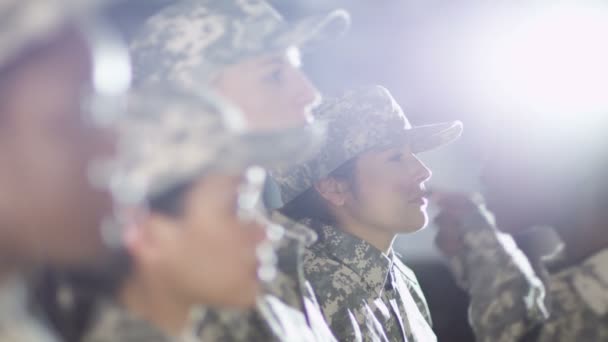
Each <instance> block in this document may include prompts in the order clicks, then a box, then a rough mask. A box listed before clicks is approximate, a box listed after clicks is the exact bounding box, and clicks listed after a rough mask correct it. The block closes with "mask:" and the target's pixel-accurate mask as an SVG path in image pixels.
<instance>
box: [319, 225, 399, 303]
mask: <svg viewBox="0 0 608 342" xmlns="http://www.w3.org/2000/svg"><path fill="white" fill-rule="evenodd" d="M319 235H320V236H319V242H320V243H321V244H322V245H323V246H324V248H325V249H326V252H327V253H329V254H331V255H332V256H333V257H334V258H336V259H337V260H338V261H339V262H341V263H342V264H344V265H346V266H347V267H348V268H350V269H351V270H352V271H354V272H355V273H356V274H357V275H359V276H360V277H361V279H363V281H364V282H365V284H366V286H367V287H368V288H369V289H370V290H371V291H373V293H377V294H380V293H381V291H382V289H383V288H384V286H385V284H386V281H387V277H388V274H389V271H390V269H391V267H392V265H393V258H394V253H393V251H392V249H391V250H390V252H389V253H388V255H386V254H384V253H382V251H380V250H379V249H377V248H376V247H374V246H372V245H371V244H370V243H368V242H367V241H365V240H362V239H360V238H358V237H356V236H354V235H352V234H349V233H347V232H345V231H343V230H340V229H338V228H335V227H332V226H329V225H323V226H322V227H321V229H320V231H319Z"/></svg>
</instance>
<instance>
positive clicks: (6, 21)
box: [0, 0, 108, 66]
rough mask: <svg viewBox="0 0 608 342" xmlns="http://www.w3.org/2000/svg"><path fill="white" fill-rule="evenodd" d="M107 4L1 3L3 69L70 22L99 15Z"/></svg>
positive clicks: (85, 0)
mask: <svg viewBox="0 0 608 342" xmlns="http://www.w3.org/2000/svg"><path fill="white" fill-rule="evenodd" d="M107 2H108V1H104V0H2V1H0V66H3V65H5V64H6V63H9V62H11V61H12V60H13V59H14V58H17V56H18V54H19V53H20V52H22V51H23V50H24V49H26V48H27V47H28V46H29V45H30V44H33V43H36V42H39V41H41V40H44V39H45V38H47V37H49V36H50V35H52V34H53V33H55V32H56V31H57V30H59V29H61V28H62V27H63V25H65V24H66V23H67V22H69V21H70V20H79V19H81V18H84V17H87V16H89V15H91V14H92V13H94V12H95V10H96V9H97V8H99V6H100V5H102V4H104V3H107Z"/></svg>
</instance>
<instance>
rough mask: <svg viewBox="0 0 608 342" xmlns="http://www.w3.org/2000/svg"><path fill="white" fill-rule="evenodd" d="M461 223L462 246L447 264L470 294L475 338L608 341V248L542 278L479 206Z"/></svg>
mask: <svg viewBox="0 0 608 342" xmlns="http://www.w3.org/2000/svg"><path fill="white" fill-rule="evenodd" d="M463 226H464V228H465V230H464V231H463V232H462V234H463V235H462V236H463V240H462V241H463V242H464V248H463V249H462V250H461V251H459V252H458V254H456V255H455V256H453V257H452V258H451V259H450V264H451V267H452V270H453V272H454V274H455V275H456V278H457V279H458V280H459V283H460V284H461V285H462V286H463V288H465V289H466V290H467V291H468V292H469V295H470V297H471V306H470V320H471V325H472V326H473V330H474V332H475V335H476V338H477V340H478V341H505V342H507V341H541V342H549V341H564V342H565V341H608V328H607V327H608V297H607V295H606V293H608V268H607V267H606V265H608V251H606V250H604V251H603V252H600V253H598V254H596V255H595V256H593V257H591V258H589V259H588V260H586V261H584V262H583V263H581V264H580V265H579V266H574V267H570V268H568V269H565V270H562V271H560V272H553V273H550V274H549V273H547V274H548V277H546V278H547V279H546V280H544V281H543V282H541V279H540V278H539V277H538V276H537V274H535V273H534V271H533V270H532V267H531V266H530V263H529V261H528V259H527V258H526V257H525V256H524V254H523V253H522V252H521V251H520V250H519V249H518V248H517V246H516V245H515V242H514V241H513V239H512V238H511V237H510V236H509V235H507V234H504V233H501V232H499V231H498V230H497V229H496V228H495V227H494V224H493V219H492V217H491V216H490V215H489V213H488V212H486V211H485V209H484V208H483V206H481V207H480V208H479V210H478V211H477V212H472V213H470V214H469V215H468V217H467V218H466V219H465V224H464V225H463ZM497 270H499V271H497ZM538 271H539V272H543V273H545V272H547V270H546V269H545V268H544V266H542V265H541V267H540V269H539V270H538ZM543 278H544V277H543ZM542 283H544V285H545V286H544V287H543V284H542ZM545 288H546V296H547V298H546V299H545ZM545 303H548V304H549V305H548V307H545Z"/></svg>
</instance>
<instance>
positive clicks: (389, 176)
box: [274, 86, 462, 341]
mask: <svg viewBox="0 0 608 342" xmlns="http://www.w3.org/2000/svg"><path fill="white" fill-rule="evenodd" d="M315 115H316V117H317V118H318V119H319V120H322V121H325V122H327V125H328V141H327V142H326V144H325V145H324V146H323V148H322V149H321V151H320V152H319V153H318V155H316V156H315V157H314V158H313V159H312V160H311V161H309V162H306V163H304V164H302V165H299V166H296V167H293V168H286V169H282V170H277V171H276V172H275V173H274V176H275V178H276V180H277V182H278V183H279V185H280V187H281V195H282V196H283V201H284V202H285V203H286V204H285V206H284V207H283V208H282V209H281V211H282V212H283V214H285V215H287V216H288V217H290V218H292V219H294V220H298V221H300V222H304V223H305V224H306V225H307V226H310V227H313V228H314V229H315V230H316V231H317V233H318V234H319V240H318V242H317V243H315V244H314V245H312V246H311V247H310V248H309V249H308V250H307V252H306V256H305V262H304V270H305V274H306V277H307V279H308V280H309V281H310V282H311V283H312V285H313V287H314V289H315V292H316V293H317V296H318V299H319V302H320V304H321V306H322V309H323V313H324V315H325V318H326V319H327V321H328V323H329V324H330V326H331V328H332V331H333V332H334V334H335V335H336V336H337V337H338V339H339V340H343V341H352V340H355V339H361V338H363V339H364V340H378V339H379V340H388V341H397V340H402V341H432V340H434V339H435V335H434V333H433V331H432V329H431V320H430V315H429V312H428V308H427V306H426V302H425V299H424V296H423V294H422V291H421V290H420V288H419V285H418V283H417V281H416V277H415V276H414V274H413V272H412V271H411V270H409V269H408V268H407V267H406V266H405V265H404V264H403V263H402V262H401V260H400V259H399V257H398V256H397V255H396V254H395V252H394V251H393V249H392V244H393V240H394V239H395V237H396V236H397V234H400V233H410V232H414V231H417V230H419V229H421V228H423V227H424V226H425V225H426V223H427V215H426V204H427V200H426V199H425V197H424V196H425V188H424V183H425V182H426V181H427V180H428V179H429V178H430V176H431V173H430V171H429V170H428V169H427V168H426V167H425V166H424V165H423V164H422V163H421V162H420V161H419V160H418V159H417V158H416V155H415V154H416V153H419V152H423V151H426V150H429V149H432V148H435V147H438V146H440V145H443V144H445V143H447V142H450V141H452V140H454V139H456V138H457V137H458V136H459V135H460V133H461V130H462V127H461V124H460V123H459V122H453V123H445V124H437V125H430V126H421V127H412V126H411V125H410V124H409V122H408V121H407V119H406V117H405V116H404V114H403V112H402V110H401V108H400V107H399V105H398V104H397V103H396V102H395V101H394V99H393V98H392V96H391V95H390V93H389V92H388V91H387V90H386V89H385V88H382V87H380V86H369V87H362V88H359V89H355V90H352V91H348V92H346V93H345V94H344V95H343V96H341V97H339V98H335V99H329V100H327V101H325V102H324V103H323V104H322V105H321V107H320V108H319V109H318V110H317V113H316V114H315Z"/></svg>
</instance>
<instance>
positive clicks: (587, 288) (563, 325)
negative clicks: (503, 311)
mask: <svg viewBox="0 0 608 342" xmlns="http://www.w3.org/2000/svg"><path fill="white" fill-rule="evenodd" d="M546 286H547V292H548V296H549V303H550V306H549V309H550V316H549V319H548V320H547V321H546V322H545V324H543V325H542V327H541V330H540V333H539V337H538V339H537V341H538V342H549V341H551V342H554V341H555V342H566V341H598V342H600V341H608V249H604V250H603V251H601V252H599V253H597V254H595V255H594V256H592V257H590V258H588V259H587V260H585V261H584V262H582V263H581V264H580V265H578V266H574V267H570V268H568V269H565V270H562V271H560V272H558V273H553V274H550V276H549V279H548V282H547V284H546Z"/></svg>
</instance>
